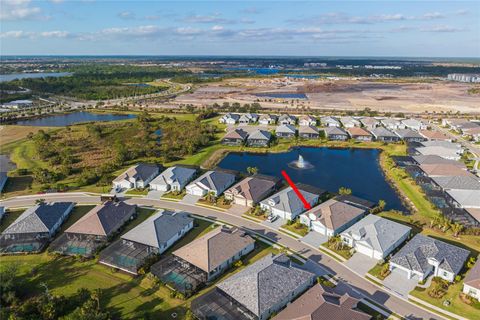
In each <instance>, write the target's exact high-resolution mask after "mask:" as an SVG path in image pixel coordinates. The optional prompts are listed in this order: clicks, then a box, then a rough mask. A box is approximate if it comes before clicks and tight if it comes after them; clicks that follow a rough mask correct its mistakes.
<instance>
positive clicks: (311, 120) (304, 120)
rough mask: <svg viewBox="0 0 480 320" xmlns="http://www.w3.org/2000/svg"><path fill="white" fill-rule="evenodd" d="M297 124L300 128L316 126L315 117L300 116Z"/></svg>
mask: <svg viewBox="0 0 480 320" xmlns="http://www.w3.org/2000/svg"><path fill="white" fill-rule="evenodd" d="M298 124H299V125H300V126H316V125H317V119H315V117H313V116H310V115H303V116H300V118H299V120H298Z"/></svg>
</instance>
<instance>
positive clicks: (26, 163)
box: [10, 141, 48, 170]
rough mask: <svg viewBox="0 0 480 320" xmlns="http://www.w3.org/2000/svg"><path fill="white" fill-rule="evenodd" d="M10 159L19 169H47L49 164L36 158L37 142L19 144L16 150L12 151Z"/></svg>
mask: <svg viewBox="0 0 480 320" xmlns="http://www.w3.org/2000/svg"><path fill="white" fill-rule="evenodd" d="M10 159H11V160H12V162H13V163H15V164H16V165H17V168H18V169H29V170H32V169H35V168H47V167H48V164H47V163H46V162H44V161H42V160H40V159H38V157H37V156H36V151H35V142H34V141H25V142H23V143H19V144H18V145H17V147H16V148H14V149H13V150H12V153H11V154H10Z"/></svg>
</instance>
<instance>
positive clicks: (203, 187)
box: [186, 170, 235, 197]
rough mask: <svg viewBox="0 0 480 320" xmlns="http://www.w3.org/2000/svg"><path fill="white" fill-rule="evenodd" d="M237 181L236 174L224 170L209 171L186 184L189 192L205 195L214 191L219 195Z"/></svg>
mask: <svg viewBox="0 0 480 320" xmlns="http://www.w3.org/2000/svg"><path fill="white" fill-rule="evenodd" d="M234 182H235V175H233V174H231V173H227V172H223V171H218V170H216V171H207V172H205V173H204V174H203V175H201V176H200V177H199V178H198V179H196V180H195V181H193V182H192V183H190V184H189V185H187V186H186V190H187V194H191V195H194V196H201V197H203V196H205V195H207V194H208V193H212V194H213V195H214V196H216V197H218V196H219V195H221V194H222V193H223V192H224V191H225V190H226V189H227V188H229V187H230V186H231V185H232V184H233V183H234Z"/></svg>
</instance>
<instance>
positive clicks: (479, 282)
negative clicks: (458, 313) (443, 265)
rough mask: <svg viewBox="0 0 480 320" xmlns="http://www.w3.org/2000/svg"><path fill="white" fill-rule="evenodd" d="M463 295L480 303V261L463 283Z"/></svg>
mask: <svg viewBox="0 0 480 320" xmlns="http://www.w3.org/2000/svg"><path fill="white" fill-rule="evenodd" d="M463 293H465V294H466V295H469V296H470V297H472V298H474V299H477V300H478V301H480V260H478V259H477V263H475V265H474V266H473V268H472V269H470V271H468V273H467V276H466V277H465V280H464V281H463Z"/></svg>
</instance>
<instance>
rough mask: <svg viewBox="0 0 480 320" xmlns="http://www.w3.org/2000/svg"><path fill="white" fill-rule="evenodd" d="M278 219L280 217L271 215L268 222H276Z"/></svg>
mask: <svg viewBox="0 0 480 320" xmlns="http://www.w3.org/2000/svg"><path fill="white" fill-rule="evenodd" d="M277 218H278V216H274V215H270V216H268V217H267V222H274V221H275V220H277Z"/></svg>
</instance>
